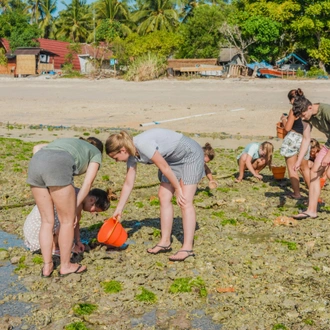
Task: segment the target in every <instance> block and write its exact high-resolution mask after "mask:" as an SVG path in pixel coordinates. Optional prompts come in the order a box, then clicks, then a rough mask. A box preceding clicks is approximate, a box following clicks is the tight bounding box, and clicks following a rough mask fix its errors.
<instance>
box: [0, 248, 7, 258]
mask: <svg viewBox="0 0 330 330" xmlns="http://www.w3.org/2000/svg"><path fill="white" fill-rule="evenodd" d="M8 258H9V252H8V251H6V250H0V260H6V259H8Z"/></svg>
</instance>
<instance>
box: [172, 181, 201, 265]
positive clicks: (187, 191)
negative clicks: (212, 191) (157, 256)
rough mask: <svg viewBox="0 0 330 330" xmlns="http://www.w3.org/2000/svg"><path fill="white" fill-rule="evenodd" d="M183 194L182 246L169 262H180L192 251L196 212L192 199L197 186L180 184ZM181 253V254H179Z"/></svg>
mask: <svg viewBox="0 0 330 330" xmlns="http://www.w3.org/2000/svg"><path fill="white" fill-rule="evenodd" d="M181 187H182V191H183V194H184V196H185V198H186V204H185V205H184V206H183V207H181V212H182V224H183V245H182V248H181V249H180V251H178V252H177V253H176V254H175V255H173V256H171V257H170V259H171V260H181V259H183V258H186V257H187V252H185V251H192V249H193V245H194V235H195V229H196V212H195V208H194V204H193V199H194V196H195V193H196V189H197V185H196V184H192V185H183V184H182V182H181ZM181 251H182V252H181Z"/></svg>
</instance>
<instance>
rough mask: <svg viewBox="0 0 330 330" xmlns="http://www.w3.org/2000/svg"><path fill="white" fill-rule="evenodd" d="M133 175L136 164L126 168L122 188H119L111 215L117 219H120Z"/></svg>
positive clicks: (130, 188) (129, 192)
mask: <svg viewBox="0 0 330 330" xmlns="http://www.w3.org/2000/svg"><path fill="white" fill-rule="evenodd" d="M135 177H136V166H134V167H129V168H128V169H127V173H126V179H125V182H124V185H123V189H122V190H121V193H120V198H119V203H118V205H117V207H116V210H115V212H114V214H113V215H112V217H113V218H116V219H117V220H118V221H120V218H121V215H122V212H123V209H124V206H125V204H126V202H127V200H128V197H129V195H130V194H131V191H132V189H133V187H134V182H135Z"/></svg>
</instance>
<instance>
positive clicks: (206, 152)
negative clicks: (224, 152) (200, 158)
mask: <svg viewBox="0 0 330 330" xmlns="http://www.w3.org/2000/svg"><path fill="white" fill-rule="evenodd" d="M202 149H203V151H204V156H207V157H208V158H209V160H212V159H214V156H215V152H214V149H213V148H212V146H211V145H210V144H209V143H208V142H206V143H205V146H204V147H202Z"/></svg>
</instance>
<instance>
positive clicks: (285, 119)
mask: <svg viewBox="0 0 330 330" xmlns="http://www.w3.org/2000/svg"><path fill="white" fill-rule="evenodd" d="M295 120H296V117H295V116H294V115H293V111H292V109H290V112H289V115H288V116H284V115H282V117H281V121H282V124H283V127H284V129H285V130H286V131H287V132H290V131H291V130H292V126H293V124H294V121H295Z"/></svg>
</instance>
